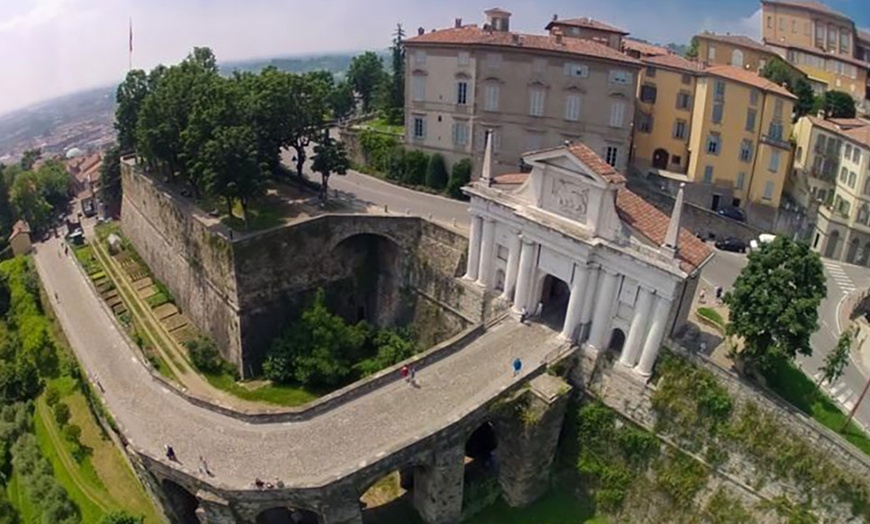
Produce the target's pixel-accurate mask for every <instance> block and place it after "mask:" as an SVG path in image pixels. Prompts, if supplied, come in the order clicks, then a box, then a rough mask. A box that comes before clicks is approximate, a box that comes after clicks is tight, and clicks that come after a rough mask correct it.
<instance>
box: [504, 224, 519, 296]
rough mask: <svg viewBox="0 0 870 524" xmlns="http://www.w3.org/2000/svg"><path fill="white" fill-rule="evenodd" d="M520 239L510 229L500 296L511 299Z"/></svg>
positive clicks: (515, 279)
mask: <svg viewBox="0 0 870 524" xmlns="http://www.w3.org/2000/svg"><path fill="white" fill-rule="evenodd" d="M521 247H522V241H521V240H520V235H519V232H518V231H511V238H510V245H509V246H508V250H509V252H508V261H507V272H506V273H505V279H504V292H503V293H502V294H501V298H503V299H505V300H511V299H512V298H513V297H514V289H515V288H516V287H517V272H518V271H519V269H520V249H521Z"/></svg>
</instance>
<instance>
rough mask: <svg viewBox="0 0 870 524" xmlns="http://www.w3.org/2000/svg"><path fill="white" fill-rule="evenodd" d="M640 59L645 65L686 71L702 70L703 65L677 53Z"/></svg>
mask: <svg viewBox="0 0 870 524" xmlns="http://www.w3.org/2000/svg"><path fill="white" fill-rule="evenodd" d="M640 60H641V62H643V63H644V64H647V65H651V66H656V67H666V68H670V69H678V70H680V71H685V72H687V73H700V72H701V71H703V70H704V66H703V64H701V63H700V62H693V61H691V60H686V59H685V58H683V57H681V56H679V55H658V56H647V57H643V58H641V59H640Z"/></svg>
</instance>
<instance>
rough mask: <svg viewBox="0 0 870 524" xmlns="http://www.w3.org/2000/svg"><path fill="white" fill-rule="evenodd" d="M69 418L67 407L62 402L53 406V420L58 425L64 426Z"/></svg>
mask: <svg viewBox="0 0 870 524" xmlns="http://www.w3.org/2000/svg"><path fill="white" fill-rule="evenodd" d="M69 417H70V411H69V406H67V405H66V404H65V403H63V402H58V403H57V404H55V405H54V420H56V421H57V423H58V424H59V425H61V426H64V425H66V423H67V422H69Z"/></svg>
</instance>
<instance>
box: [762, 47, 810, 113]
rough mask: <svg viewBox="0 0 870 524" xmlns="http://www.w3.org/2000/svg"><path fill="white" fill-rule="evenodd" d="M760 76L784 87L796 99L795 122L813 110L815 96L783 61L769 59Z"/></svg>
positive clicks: (799, 75) (775, 58)
mask: <svg viewBox="0 0 870 524" xmlns="http://www.w3.org/2000/svg"><path fill="white" fill-rule="evenodd" d="M760 74H761V76H763V77H764V78H767V79H768V80H770V81H771V82H773V83H775V84H776V85H780V86H782V85H784V86H785V87H786V89H788V90H789V92H791V94H793V95H795V96H796V97H797V98H798V100H797V102H795V105H794V113H795V115H794V117H795V120H797V119H798V118H800V117H802V116H804V115H806V114H808V113H810V112H811V111H812V110H813V104H814V103H815V96H814V95H813V88H812V86H810V84H809V82H807V81H806V79H805V78H804V76H803V75H802V74H800V73H798V72H797V71H795V69H794V68H793V67H792V66H791V65H789V64H788V63H787V62H786V61H785V60H783V59H782V58H780V57H778V56H775V57H773V58H771V59H770V60H769V61H768V62H767V63H766V64H765V65H764V67H763V68H762V69H761V73H760Z"/></svg>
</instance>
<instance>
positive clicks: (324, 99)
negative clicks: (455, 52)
mask: <svg viewBox="0 0 870 524" xmlns="http://www.w3.org/2000/svg"><path fill="white" fill-rule="evenodd" d="M289 93H290V96H291V97H292V98H293V100H296V101H297V104H296V106H295V108H294V110H293V111H292V112H291V113H290V114H289V115H288V116H289V118H290V122H289V130H290V132H289V139H288V140H287V142H286V143H285V144H284V145H285V146H286V147H292V148H293V150H294V151H295V153H296V156H295V158H294V162H295V163H296V174H297V175H298V176H299V177H302V168H303V167H304V166H305V160H306V158H307V153H306V151H305V149H306V148H307V147H308V146H309V145H310V144H311V143H312V142H314V141H317V140H320V139H321V138H322V137H323V131H324V129H325V128H326V118H325V117H326V113H327V112H328V110H329V101H330V94H331V90H330V84H327V83H326V82H325V81H324V79H323V77H322V76H321V75H317V74H312V73H306V74H304V75H291V76H290V90H289Z"/></svg>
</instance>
